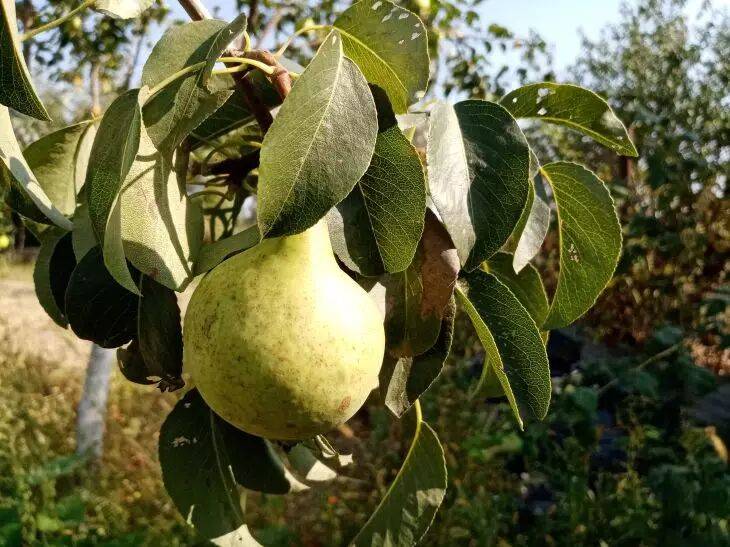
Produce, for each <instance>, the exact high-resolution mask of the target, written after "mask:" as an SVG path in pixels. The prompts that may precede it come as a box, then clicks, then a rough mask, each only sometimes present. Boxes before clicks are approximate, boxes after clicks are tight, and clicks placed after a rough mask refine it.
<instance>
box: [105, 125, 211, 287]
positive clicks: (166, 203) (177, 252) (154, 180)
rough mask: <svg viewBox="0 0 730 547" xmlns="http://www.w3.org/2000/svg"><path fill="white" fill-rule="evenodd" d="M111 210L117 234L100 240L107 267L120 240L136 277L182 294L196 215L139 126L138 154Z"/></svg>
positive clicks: (196, 239) (199, 232) (198, 237)
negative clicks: (134, 269) (145, 277)
mask: <svg viewBox="0 0 730 547" xmlns="http://www.w3.org/2000/svg"><path fill="white" fill-rule="evenodd" d="M117 207H118V214H117V212H116V211H115V214H113V215H110V218H109V226H111V225H112V223H118V224H115V226H114V232H115V234H116V231H117V230H118V232H119V236H118V237H114V238H110V241H109V242H107V241H105V244H104V255H105V262H106V263H107V267H109V266H110V261H108V260H106V259H107V258H108V257H110V256H111V257H112V258H113V259H114V261H115V262H116V263H120V262H121V261H120V259H119V258H118V256H119V253H120V249H119V247H118V245H119V242H120V241H121V244H122V248H123V256H124V257H126V258H127V259H128V260H129V261H130V262H131V263H132V264H133V265H134V267H135V268H137V269H138V270H139V271H140V272H142V273H143V274H144V275H146V276H148V277H151V278H152V279H154V280H155V281H157V282H158V283H160V284H162V285H164V286H165V287H168V288H170V289H173V290H183V289H184V288H185V287H186V286H187V284H188V283H189V281H190V280H191V279H192V277H193V263H194V260H195V258H196V257H197V253H198V250H199V248H200V245H201V242H202V238H203V218H202V212H201V210H200V207H199V205H198V204H197V203H195V202H194V201H192V200H190V199H188V197H187V196H186V195H185V194H184V193H183V191H182V190H181V188H180V186H179V185H178V182H177V178H176V177H175V174H174V173H173V172H172V168H171V165H170V161H169V160H168V159H166V158H165V157H164V156H163V154H162V153H161V152H158V151H157V150H156V149H155V147H154V145H153V144H152V142H151V141H150V139H149V137H148V136H147V132H146V131H145V128H144V127H142V130H141V138H140V145H139V153H138V155H137V157H136V159H135V161H134V163H133V164H132V166H131V169H130V170H129V174H128V175H127V178H126V179H125V181H124V184H123V188H122V190H121V192H120V194H119V198H118V201H117ZM109 226H108V227H107V229H109ZM107 243H110V244H109V245H108V244H107ZM115 279H118V277H117V276H115ZM125 286H126V285H125Z"/></svg>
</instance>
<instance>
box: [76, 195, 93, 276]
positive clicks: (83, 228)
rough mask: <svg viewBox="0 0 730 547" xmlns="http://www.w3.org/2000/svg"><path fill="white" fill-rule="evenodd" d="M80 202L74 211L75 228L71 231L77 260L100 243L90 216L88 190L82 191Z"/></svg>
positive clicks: (79, 260)
mask: <svg viewBox="0 0 730 547" xmlns="http://www.w3.org/2000/svg"><path fill="white" fill-rule="evenodd" d="M79 198H80V202H79V204H78V205H77V207H76V212H75V213H74V230H73V232H71V235H72V239H73V248H74V254H75V255H76V262H81V259H82V258H84V256H85V255H86V253H88V252H89V251H90V250H91V249H93V248H94V247H96V246H97V245H98V242H97V241H96V235H94V227H93V226H92V225H91V218H90V217H89V206H88V205H87V203H86V192H81V195H80V196H79Z"/></svg>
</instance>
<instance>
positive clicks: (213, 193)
mask: <svg viewBox="0 0 730 547" xmlns="http://www.w3.org/2000/svg"><path fill="white" fill-rule="evenodd" d="M201 196H218V197H222V198H223V199H224V200H225V199H228V194H226V193H224V192H220V191H219V190H210V189H209V190H201V191H200V192H195V193H192V194H190V195H189V196H188V197H189V198H190V199H194V198H199V197H201ZM219 204H220V203H219Z"/></svg>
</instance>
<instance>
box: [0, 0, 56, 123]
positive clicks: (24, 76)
mask: <svg viewBox="0 0 730 547" xmlns="http://www.w3.org/2000/svg"><path fill="white" fill-rule="evenodd" d="M0 16H2V17H0V66H2V67H3V68H2V70H0V104H4V105H5V106H9V107H10V108H12V109H13V110H17V111H18V112H20V113H22V114H26V115H28V116H31V117H33V118H37V119H39V120H44V121H50V120H51V117H50V116H49V115H48V112H47V111H46V108H45V107H44V106H43V103H42V102H41V100H40V98H38V93H37V92H36V90H35V88H34V87H33V82H32V80H31V78H30V72H28V67H27V66H26V64H25V59H24V58H23V53H22V49H21V46H20V39H19V37H18V19H17V17H16V14H15V1H14V0H0ZM4 124H5V120H0V126H4ZM9 127H10V126H8V128H9Z"/></svg>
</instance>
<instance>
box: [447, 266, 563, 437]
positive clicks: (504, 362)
mask: <svg viewBox="0 0 730 547" xmlns="http://www.w3.org/2000/svg"><path fill="white" fill-rule="evenodd" d="M465 279H466V283H467V286H468V295H466V294H464V293H463V292H462V291H461V290H459V289H457V291H456V298H457V301H458V302H459V303H460V304H461V306H462V307H463V308H464V310H465V311H466V313H467V315H468V316H469V318H470V319H471V322H472V324H473V325H474V328H475V329H476V331H477V335H478V336H479V340H481V342H482V345H483V346H484V349H485V351H486V353H487V358H486V359H485V366H484V372H483V374H484V375H486V374H487V372H488V371H490V370H491V371H493V372H494V373H496V375H497V378H498V379H499V383H500V384H501V386H502V389H503V390H504V393H505V395H506V396H507V400H508V401H509V403H510V406H511V407H512V411H513V412H514V415H515V418H516V419H517V422H518V424H519V426H520V429H522V428H523V422H522V416H521V412H522V411H523V410H526V411H529V414H530V415H531V416H532V417H533V418H536V419H538V420H542V419H543V418H544V417H545V414H547V410H548V406H549V405H550V391H551V383H550V366H549V364H548V359H547V354H546V353H545V346H544V345H543V341H542V338H541V337H540V331H539V330H538V328H537V325H536V324H535V321H534V320H533V319H532V317H531V316H530V314H529V313H528V312H527V310H526V309H525V308H524V306H523V305H522V304H520V302H519V300H517V298H516V297H515V295H514V294H512V292H511V291H510V290H509V289H508V288H507V287H506V286H505V285H504V284H503V283H502V282H501V281H499V280H498V279H497V278H496V277H495V276H494V275H492V274H489V273H486V272H484V271H481V270H475V271H473V272H471V273H470V274H468V275H467V276H466V277H465Z"/></svg>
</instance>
